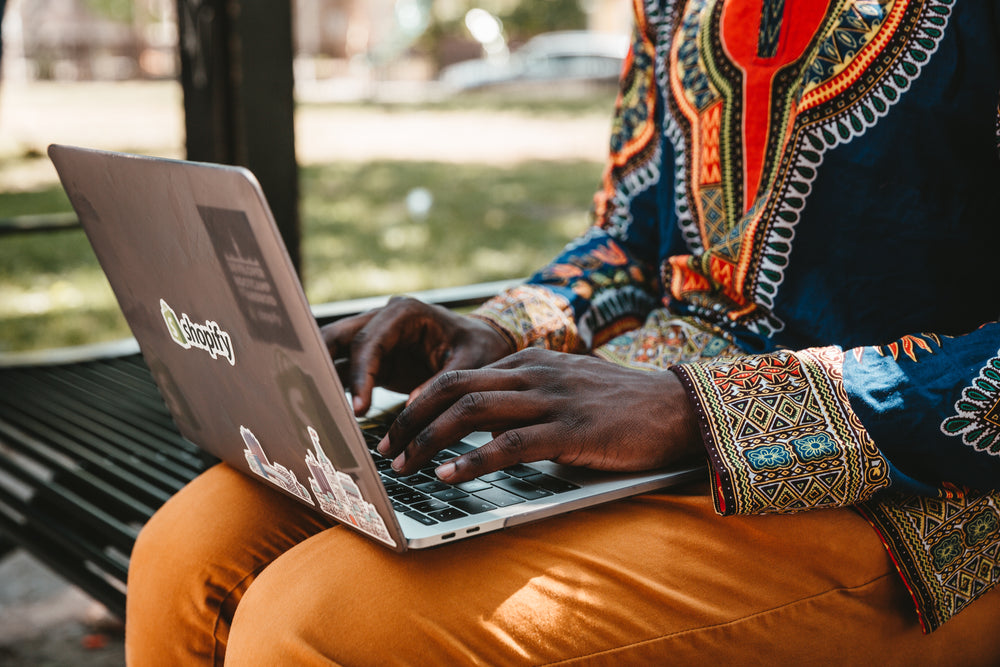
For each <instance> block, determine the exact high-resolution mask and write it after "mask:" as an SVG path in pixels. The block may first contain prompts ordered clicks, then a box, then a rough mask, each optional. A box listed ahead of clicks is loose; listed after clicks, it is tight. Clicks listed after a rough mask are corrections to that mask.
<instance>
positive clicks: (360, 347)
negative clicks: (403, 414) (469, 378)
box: [322, 297, 513, 416]
mask: <svg viewBox="0 0 1000 667" xmlns="http://www.w3.org/2000/svg"><path fill="white" fill-rule="evenodd" d="M322 333H323V340H324V341H325V342H326V346H327V348H328V349H329V350H330V356H331V357H333V359H334V362H335V363H337V362H338V361H341V360H342V359H346V360H347V362H348V363H346V364H345V363H343V362H342V361H341V363H337V370H338V373H339V374H340V376H341V378H340V379H341V381H342V382H343V384H344V386H345V387H346V388H347V389H348V390H349V391H350V392H351V394H352V396H353V397H354V412H355V414H357V415H359V416H360V415H363V414H365V413H366V412H368V409H369V408H370V407H371V396H372V389H373V388H374V387H375V386H376V385H379V386H383V387H386V388H388V389H392V390H393V391H398V392H403V393H411V395H415V394H416V393H418V392H419V391H420V389H421V387H422V386H423V385H424V384H425V383H426V382H427V381H428V380H429V379H431V378H433V377H434V376H436V375H437V374H438V373H441V372H443V371H449V370H454V369H462V368H478V367H480V366H485V365H486V364H489V363H491V362H493V361H496V360H497V359H500V358H501V357H503V356H504V355H507V354H510V353H511V352H512V351H513V350H512V348H511V345H510V343H509V342H508V341H507V340H506V339H505V338H504V337H503V336H502V335H501V334H500V333H499V332H498V331H496V330H495V329H493V327H491V326H490V325H488V324H486V323H485V322H483V321H481V320H477V319H475V318H472V317H465V316H463V315H458V314H456V313H453V312H451V311H449V310H447V309H445V308H441V307H440V306H430V305H428V304H425V303H423V302H421V301H417V300H416V299H410V298H402V297H394V298H392V299H391V300H390V301H389V303H388V304H386V305H385V307H383V308H378V309H376V310H373V311H370V312H368V313H364V314H361V315H356V316H354V317H349V318H346V319H343V320H339V321H337V322H334V323H333V324H328V325H327V326H325V327H323V332H322Z"/></svg>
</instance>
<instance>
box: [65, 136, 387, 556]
mask: <svg viewBox="0 0 1000 667" xmlns="http://www.w3.org/2000/svg"><path fill="white" fill-rule="evenodd" d="M49 155H50V157H51V159H52V161H53V163H54V164H55V165H56V169H57V171H58V173H59V176H60V179H61V180H62V183H63V187H64V188H65V190H66V192H67V195H68V196H69V198H70V201H71V203H72V204H73V206H74V208H75V209H76V212H77V215H78V216H79V218H80V222H81V224H82V225H83V228H84V230H85V232H86V234H87V237H88V239H89V240H90V243H91V245H92V246H93V248H94V251H95V254H96V255H97V257H98V260H99V262H100V264H101V266H102V268H103V269H104V271H105V274H106V275H107V278H108V281H109V282H110V284H111V287H112V290H113V291H114V293H115V295H116V297H117V299H118V301H119V304H120V306H121V308H122V311H123V313H124V315H125V318H126V320H127V321H128V324H129V326H130V327H131V328H132V331H133V334H134V335H135V337H136V340H137V341H138V343H139V347H140V349H141V350H142V353H143V356H144V358H145V360H146V363H147V365H148V366H149V368H150V371H151V372H152V374H153V377H154V379H155V380H156V383H157V385H158V387H159V388H160V392H161V394H162V395H163V397H164V400H165V401H166V403H167V405H168V407H169V409H170V412H171V414H172V415H173V417H174V420H175V422H176V424H177V426H178V429H179V430H180V432H181V434H182V435H184V437H186V438H187V439H189V440H191V441H192V442H193V443H195V444H196V445H198V446H199V447H202V448H203V449H205V450H207V451H209V452H211V453H212V454H214V455H215V456H218V457H219V458H220V459H223V460H225V461H227V462H229V463H231V464H232V465H233V466H234V467H236V468H237V469H239V470H243V471H247V469H248V468H249V470H250V471H251V472H253V473H255V474H256V475H258V476H260V477H261V478H263V479H264V480H266V481H267V482H269V483H270V484H271V485H273V486H276V487H278V488H279V489H281V490H282V491H284V492H285V493H286V494H288V495H291V496H293V497H295V498H297V499H298V500H300V501H302V502H303V503H305V504H307V505H312V506H314V507H315V508H316V509H317V510H320V511H324V513H326V514H329V515H332V516H334V517H335V518H338V519H340V520H341V521H342V522H343V523H345V524H347V525H350V526H352V527H354V528H355V529H357V530H359V531H361V532H364V533H366V534H368V535H370V536H372V537H374V538H375V539H378V540H379V541H380V542H382V543H384V544H386V545H387V546H390V547H391V548H394V549H397V550H403V549H405V541H404V539H403V536H402V533H401V531H400V527H399V525H398V522H397V519H396V517H395V513H394V512H393V511H392V508H391V505H390V503H389V500H388V498H387V496H386V495H385V492H384V489H383V487H382V484H381V481H380V480H379V478H378V475H377V472H376V471H375V470H374V467H373V464H372V462H371V459H370V457H369V455H368V450H367V447H366V445H365V443H364V440H363V437H362V435H361V431H360V429H359V428H358V425H357V421H356V419H355V417H354V414H353V412H352V411H351V409H350V406H349V404H348V401H347V397H346V395H345V392H344V389H343V387H342V386H341V385H340V382H339V380H338V378H337V374H336V372H335V371H334V368H333V362H332V360H331V359H330V357H329V354H328V353H326V348H325V345H324V343H323V342H322V338H321V335H320V333H319V329H318V327H317V325H316V322H315V319H314V318H313V316H312V313H311V311H310V309H309V305H308V302H307V301H306V298H305V295H304V294H303V292H302V287H301V283H300V282H299V280H298V277H297V276H296V275H295V272H294V270H293V269H292V268H291V267H292V264H291V261H290V259H289V258H288V255H287V252H286V250H285V246H284V244H283V242H282V241H281V238H280V236H279V235H278V232H277V228H276V226H275V224H274V222H273V219H272V217H271V212H270V209H269V207H268V205H267V203H266V201H265V199H264V196H263V193H262V192H261V190H260V187H259V185H258V184H257V182H256V180H255V179H254V177H253V176H252V175H251V174H250V172H248V171H247V170H245V169H242V168H239V167H230V166H222V165H214V164H202V163H192V162H182V161H176V160H167V159H159V158H149V157H142V156H132V155H124V154H119V153H109V152H105V151H96V150H90V149H81V148H77V147H69V146H51V147H50V149H49ZM317 505H325V507H318V506H317Z"/></svg>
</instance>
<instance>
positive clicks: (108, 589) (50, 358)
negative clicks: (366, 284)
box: [0, 281, 511, 618]
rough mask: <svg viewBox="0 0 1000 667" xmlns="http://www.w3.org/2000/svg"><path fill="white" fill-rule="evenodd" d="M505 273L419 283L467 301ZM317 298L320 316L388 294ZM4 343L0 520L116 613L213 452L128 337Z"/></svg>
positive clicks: (496, 287) (452, 301)
mask: <svg viewBox="0 0 1000 667" xmlns="http://www.w3.org/2000/svg"><path fill="white" fill-rule="evenodd" d="M510 284H511V281H505V282H500V283H485V284H481V285H471V286H466V287H461V288H447V289H442V290H431V291H427V292H422V293H418V294H417V295H416V296H418V297H419V298H421V299H423V300H424V301H426V302H428V303H436V304H439V305H442V306H445V307H448V308H464V307H468V306H473V305H475V304H477V303H481V302H482V301H484V300H486V299H487V298H489V297H491V296H492V295H494V294H496V293H497V292H498V291H500V290H501V289H503V288H504V287H506V286H508V285H510ZM386 300H387V298H383V297H380V298H373V299H358V300H354V301H345V302H339V303H335V304H325V305H323V306H319V307H317V308H316V309H314V314H315V315H316V317H317V320H318V321H319V322H320V323H321V324H325V323H328V322H331V321H334V320H337V319H340V318H341V317H346V316H349V315H352V314H355V313H358V312H362V311H364V310H368V309H370V308H375V307H378V306H380V305H382V304H384V303H385V301H386ZM124 347H126V348H128V349H127V350H123V346H121V345H118V346H115V348H114V350H113V351H110V352H105V353H100V352H98V353H95V352H93V351H91V350H90V349H88V350H86V351H85V352H80V351H77V350H57V351H50V352H48V353H46V354H44V355H37V354H34V355H27V356H25V357H23V358H17V357H8V356H5V355H0V532H2V533H3V534H4V535H5V536H7V537H9V538H11V539H12V540H13V541H14V542H15V543H17V544H19V545H21V546H22V547H24V548H26V549H28V550H29V551H30V552H31V553H32V554H33V555H34V556H35V557H36V558H38V559H39V560H40V561H41V562H43V563H45V564H47V565H48V566H49V567H51V568H52V569H54V570H55V571H56V572H58V573H59V574H61V575H63V576H64V577H65V578H66V579H67V580H68V581H70V582H72V583H74V584H75V585H77V586H79V587H80V588H81V589H83V590H84V591H86V592H87V593H89V594H90V595H91V596H93V597H94V598H95V599H96V600H98V601H100V602H101V603H103V604H104V605H105V606H107V608H108V609H109V610H111V611H112V612H113V613H115V614H117V615H118V616H120V617H121V618H124V616H125V582H126V576H127V572H128V558H129V555H130V554H131V551H132V546H133V544H134V542H135V538H136V536H137V535H138V532H139V530H140V529H141V527H142V525H143V524H145V522H146V521H147V520H148V519H149V517H150V516H152V513H153V512H154V511H155V510H156V509H157V508H159V506H160V505H162V504H163V502H165V501H166V500H167V499H168V498H169V497H170V496H171V495H173V494H174V493H175V492H176V491H178V490H179V489H180V488H182V487H183V486H184V485H185V484H187V483H188V482H189V481H191V480H192V479H194V478H195V477H196V476H197V475H198V474H200V473H201V472H202V471H204V470H205V469H206V468H207V467H208V466H210V465H212V464H213V463H214V460H213V459H212V458H211V457H210V456H207V455H205V454H204V453H203V452H202V451H201V450H199V449H198V448H197V447H195V446H194V445H193V444H192V443H190V442H188V441H187V440H186V439H184V438H183V437H182V436H181V435H180V434H179V433H178V432H177V429H176V427H175V425H174V423H173V420H172V419H171V417H170V414H169V411H168V410H167V407H166V404H165V403H164V401H163V398H162V397H161V396H160V393H159V391H158V390H157V388H156V384H155V382H154V381H153V377H152V374H151V373H150V371H149V368H148V367H147V366H146V364H145V362H144V361H143V359H142V356H141V355H140V354H139V353H138V352H136V351H135V349H136V348H135V346H134V345H133V344H129V345H126V346H124Z"/></svg>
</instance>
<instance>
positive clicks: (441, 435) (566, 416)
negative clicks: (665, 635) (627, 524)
mask: <svg viewBox="0 0 1000 667" xmlns="http://www.w3.org/2000/svg"><path fill="white" fill-rule="evenodd" d="M473 431H491V432H493V436H494V439H493V440H492V441H491V442H489V443H487V444H485V445H483V446H482V447H480V448H478V449H477V450H475V451H472V452H469V453H467V454H464V455H462V456H459V457H457V458H456V459H453V460H452V461H449V462H447V463H445V464H443V465H441V466H440V467H438V469H437V474H438V476H439V477H440V478H441V479H443V480H444V481H446V482H451V483H454V482H463V481H467V480H470V479H472V478H474V477H477V476H479V475H483V474H485V473H488V472H491V471H494V470H499V469H501V468H505V467H507V466H511V465H514V464H516V463H529V462H532V461H540V460H546V459H549V460H552V461H555V462H557V463H563V464H567V465H575V466H584V467H588V468H595V469H599V470H613V471H639V470H652V469H655V468H660V467H663V466H665V465H667V464H670V463H673V462H676V461H680V460H683V459H689V458H694V457H695V456H697V455H699V454H703V453H704V449H703V447H702V445H701V438H700V435H699V431H698V425H697V421H696V418H695V415H694V411H693V410H692V408H691V405H690V402H689V400H688V398H687V396H686V394H685V392H684V389H683V387H682V386H681V383H680V380H679V379H678V378H677V376H676V375H674V374H673V373H672V372H670V371H639V370H633V369H628V368H624V367H622V366H618V365H617V364H613V363H610V362H607V361H603V360H601V359H597V358H595V357H586V356H580V355H570V354H563V353H558V352H551V351H547V350H539V349H530V350H524V351H522V352H518V353H517V354H514V355H511V356H508V357H505V358H504V359H501V360H500V361H497V362H496V363H493V364H491V365H489V366H487V367H485V368H482V369H478V370H461V371H450V372H446V373H443V374H441V375H439V376H437V378H436V379H435V380H434V381H432V382H430V383H428V384H427V386H426V387H425V388H424V390H423V391H422V392H421V393H420V394H419V396H417V397H416V398H415V399H414V400H413V401H412V402H411V403H410V404H409V405H408V406H407V407H406V408H405V409H404V410H403V411H402V412H401V413H400V414H399V416H398V417H397V418H396V421H395V422H394V423H393V424H392V426H391V428H390V429H389V433H388V435H387V436H386V438H385V439H384V440H383V441H382V442H381V443H380V444H379V451H380V452H381V453H383V454H385V455H387V456H392V457H396V458H395V460H394V461H393V468H395V469H397V470H398V471H400V472H402V473H404V474H410V473H414V472H416V471H417V470H419V469H420V468H421V467H423V466H426V465H427V463H428V461H430V459H431V457H432V456H434V454H436V453H437V452H439V451H440V450H442V449H446V448H447V447H448V446H449V445H452V444H454V443H456V442H458V441H459V440H460V439H461V438H463V437H465V436H466V435H468V434H469V433H472V432H473Z"/></svg>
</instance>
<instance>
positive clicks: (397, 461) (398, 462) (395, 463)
mask: <svg viewBox="0 0 1000 667" xmlns="http://www.w3.org/2000/svg"><path fill="white" fill-rule="evenodd" d="M405 464H406V452H403V453H402V454H400V455H399V456H397V457H396V458H394V459H393V460H392V469H393V470H395V471H396V472H399V471H400V470H401V469H402V468H403V466H404V465H405Z"/></svg>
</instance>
